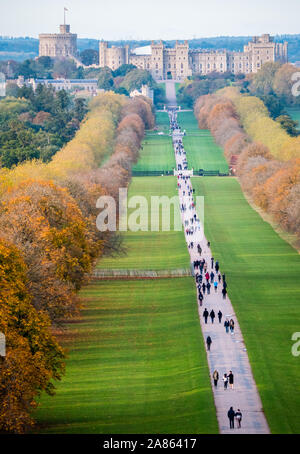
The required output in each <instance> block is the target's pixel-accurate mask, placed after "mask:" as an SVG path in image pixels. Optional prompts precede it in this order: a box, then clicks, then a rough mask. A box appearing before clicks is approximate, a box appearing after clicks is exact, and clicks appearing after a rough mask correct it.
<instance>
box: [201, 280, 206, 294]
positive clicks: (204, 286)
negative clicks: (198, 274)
mask: <svg viewBox="0 0 300 454" xmlns="http://www.w3.org/2000/svg"><path fill="white" fill-rule="evenodd" d="M205 289H206V284H205V282H203V284H202V292H203V293H204V294H205Z"/></svg>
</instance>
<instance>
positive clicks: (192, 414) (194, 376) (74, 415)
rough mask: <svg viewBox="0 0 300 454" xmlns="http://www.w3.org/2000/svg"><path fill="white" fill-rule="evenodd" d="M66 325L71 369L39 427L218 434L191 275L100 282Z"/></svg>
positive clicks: (44, 405)
mask: <svg viewBox="0 0 300 454" xmlns="http://www.w3.org/2000/svg"><path fill="white" fill-rule="evenodd" d="M81 295H82V297H83V298H84V301H85V303H86V304H85V307H84V309H83V310H82V315H81V319H80V320H77V323H73V324H69V326H68V331H67V334H66V335H65V338H64V345H65V346H66V347H68V348H69V358H68V361H67V368H66V375H65V377H64V378H63V380H62V381H61V382H60V383H59V384H58V385H57V393H56V395H55V396H54V397H49V396H44V397H43V398H42V400H41V406H40V408H39V409H38V411H37V412H36V417H37V420H38V424H39V427H38V429H37V430H39V431H40V432H42V433H97V434H102V433H104V434H105V433H107V434H109V433H112V434H114V433H118V434H126V433H131V434H134V433H142V434H143V433H145V434H148V433H153V434H154V433H158V434H160V433H175V434H185V433H188V434H194V433H195V434H196V433H217V431H218V428H217V421H216V415H215V407H214V402H213V398H212V392H211V386H210V380H209V371H208V367H207V361H206V356H205V350H204V345H203V339H202V335H201V330H200V325H199V320H198V312H197V305H196V295H195V288H194V284H193V281H192V278H179V279H172V280H169V279H162V280H156V281H126V282H125V281H114V282H112V281H100V282H95V283H93V284H90V285H89V286H87V287H86V288H85V289H84V290H83V291H82V292H81Z"/></svg>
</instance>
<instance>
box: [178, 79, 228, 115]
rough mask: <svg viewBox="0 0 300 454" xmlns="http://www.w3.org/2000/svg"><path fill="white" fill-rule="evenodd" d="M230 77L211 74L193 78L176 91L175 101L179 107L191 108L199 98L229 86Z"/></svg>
mask: <svg viewBox="0 0 300 454" xmlns="http://www.w3.org/2000/svg"><path fill="white" fill-rule="evenodd" d="M231 80H232V75H229V74H228V75H226V74H225V73H224V74H222V73H220V74H219V73H212V74H209V75H207V76H195V77H194V78H193V80H191V81H186V82H185V83H183V84H181V85H180V86H179V88H178V89H177V101H178V103H179V104H180V105H183V106H186V107H189V108H192V107H193V105H194V103H195V101H196V99H197V98H199V96H203V95H207V94H209V93H213V92H215V91H216V90H219V89H221V88H224V87H226V86H227V85H230V83H231Z"/></svg>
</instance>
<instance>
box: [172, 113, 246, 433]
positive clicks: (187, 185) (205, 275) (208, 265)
mask: <svg viewBox="0 0 300 454" xmlns="http://www.w3.org/2000/svg"><path fill="white" fill-rule="evenodd" d="M169 116H170V126H171V130H172V133H173V134H172V135H173V146H174V151H175V156H176V169H177V171H178V173H177V188H178V192H179V199H180V210H181V214H182V220H183V225H184V228H185V235H186V240H187V243H188V247H189V249H190V255H191V257H194V259H193V261H192V265H193V269H194V275H195V280H196V286H197V293H198V301H199V306H202V304H203V301H204V299H205V298H206V296H205V295H207V296H209V295H210V294H211V291H212V290H214V293H218V290H219V288H221V293H222V296H223V299H226V295H227V282H226V276H225V273H224V274H221V272H220V264H219V261H218V260H215V259H214V257H210V259H209V260H206V259H205V257H204V255H205V252H207V249H209V248H210V242H208V243H207V246H206V245H203V241H202V242H201V243H200V241H199V237H200V235H199V233H200V232H201V223H200V220H199V217H198V215H197V212H196V208H195V204H194V198H193V195H194V193H195V191H194V189H193V188H192V185H191V181H190V175H189V174H188V173H187V172H186V170H187V169H188V163H187V158H186V151H185V150H184V146H183V142H182V135H183V134H182V133H181V130H180V127H179V125H178V122H177V114H176V112H175V111H171V112H170V113H169ZM181 172H182V173H181ZM216 317H218V321H219V324H220V323H222V318H223V314H222V311H221V309H218V311H217V310H216V311H215V310H214V308H211V309H210V310H208V309H207V308H205V309H204V311H203V318H204V322H205V324H207V323H208V320H209V319H210V321H211V324H212V325H213V324H214V321H215V318H216ZM224 327H225V330H226V332H229V330H230V332H231V333H233V332H234V320H233V319H232V318H231V319H230V320H228V318H227V317H226V320H225V322H224ZM212 343H213V340H212V338H211V336H210V335H208V336H207V338H206V345H207V350H208V351H210V350H211V346H212ZM222 379H223V383H224V390H226V389H227V388H228V385H229V387H230V388H231V389H233V385H234V376H233V373H232V371H229V372H228V373H227V372H226V373H224V374H223V377H222ZM218 380H219V372H218V371H217V370H215V371H214V372H213V381H214V386H215V387H217V385H218ZM231 408H232V407H231ZM233 413H234V416H233V422H232V419H230V428H231V427H234V418H236V419H237V421H238V423H239V426H238V427H240V424H241V417H240V416H239V414H240V415H241V412H240V410H237V412H233ZM228 418H229V412H228ZM230 418H232V412H231V411H230ZM239 418H240V419H239Z"/></svg>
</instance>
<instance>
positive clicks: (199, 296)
mask: <svg viewBox="0 0 300 454" xmlns="http://www.w3.org/2000/svg"><path fill="white" fill-rule="evenodd" d="M198 300H199V303H200V306H202V303H203V293H201V291H199V295H198Z"/></svg>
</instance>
